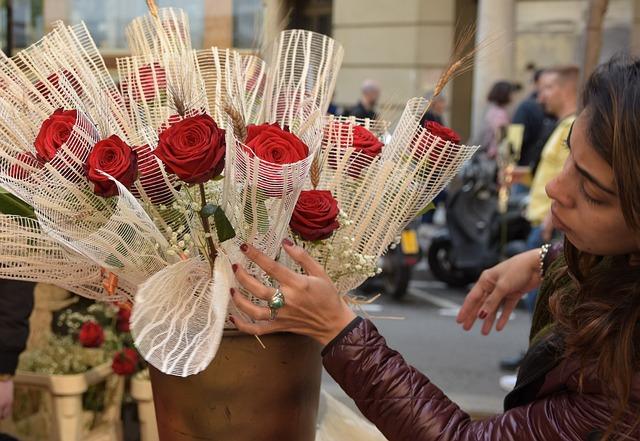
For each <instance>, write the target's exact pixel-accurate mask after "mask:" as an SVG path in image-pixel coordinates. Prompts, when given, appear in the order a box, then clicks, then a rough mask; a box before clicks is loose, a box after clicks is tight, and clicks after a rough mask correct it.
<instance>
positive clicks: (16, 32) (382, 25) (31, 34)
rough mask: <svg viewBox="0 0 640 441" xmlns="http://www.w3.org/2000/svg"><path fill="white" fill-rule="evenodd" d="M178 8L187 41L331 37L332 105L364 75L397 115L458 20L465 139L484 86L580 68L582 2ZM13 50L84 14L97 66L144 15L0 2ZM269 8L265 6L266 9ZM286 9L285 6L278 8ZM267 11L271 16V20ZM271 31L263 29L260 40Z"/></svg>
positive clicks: (96, 2) (286, 0) (62, 1)
mask: <svg viewBox="0 0 640 441" xmlns="http://www.w3.org/2000/svg"><path fill="white" fill-rule="evenodd" d="M157 3H158V4H159V6H177V7H181V8H183V9H186V10H187V12H188V14H189V17H190V23H191V33H192V38H193V42H194V46H195V47H207V46H213V45H217V46H221V47H236V48H244V49H256V48H258V47H259V46H260V43H261V42H260V40H259V35H260V32H261V31H260V29H261V28H262V27H265V28H266V29H265V30H266V32H267V35H269V34H268V32H269V27H277V25H278V24H279V23H280V22H282V20H283V19H284V16H285V15H286V16H287V20H288V23H289V25H288V26H289V27H291V28H304V29H310V30H314V31H317V32H321V33H326V34H330V35H332V36H333V37H334V38H336V39H337V40H338V41H340V43H342V44H343V45H344V47H345V59H344V63H343V68H342V71H341V73H340V77H339V79H338V84H337V89H336V95H335V101H336V103H337V104H339V105H344V106H348V105H353V104H355V103H356V102H357V100H358V97H359V93H360V84H361V82H362V81H363V80H364V79H366V78H372V79H375V80H377V81H378V82H379V83H380V84H381V86H382V98H381V103H382V105H381V106H380V110H382V112H383V115H384V116H385V117H387V118H389V119H392V120H393V119H394V118H396V117H397V116H399V113H400V112H401V110H402V108H403V107H404V103H405V102H406V100H407V99H408V98H410V97H412V96H419V95H422V94H424V93H425V92H426V91H427V90H429V89H432V88H433V86H434V84H435V82H436V81H437V78H438V76H439V75H440V73H441V71H442V69H443V68H444V67H445V65H446V64H447V61H448V59H449V56H450V53H451V50H452V47H453V44H454V41H456V39H457V38H459V35H460V32H462V29H464V28H465V27H466V26H469V25H473V26H475V28H476V34H477V35H476V36H477V38H478V39H481V40H482V39H489V40H491V41H492V42H493V43H492V44H491V45H490V47H489V49H488V50H487V51H486V52H485V53H484V54H483V55H481V56H480V57H478V59H477V60H476V64H475V66H474V69H473V70H472V71H470V72H468V73H466V74H464V75H462V76H461V77H459V78H457V79H456V80H454V81H453V82H452V83H451V84H450V85H449V87H448V88H447V90H446V96H447V98H448V100H449V103H450V104H449V111H448V115H447V117H448V123H449V124H450V125H451V126H452V127H453V128H454V129H456V130H457V131H458V132H459V133H461V134H462V135H463V137H464V138H467V137H469V136H470V134H471V132H472V130H473V127H474V126H475V127H476V128H477V127H478V124H479V123H478V121H479V118H480V115H481V114H482V111H483V106H484V102H485V97H486V94H487V90H488V88H489V87H490V86H491V84H492V83H493V82H494V81H496V80H500V79H507V80H513V81H517V82H519V83H521V84H523V85H527V83H528V81H529V77H530V71H529V70H528V68H530V67H531V66H535V67H545V66H550V65H554V64H566V63H577V64H581V61H582V52H583V50H584V49H583V41H582V36H583V33H584V28H585V22H586V14H587V7H588V0H402V1H397V0H188V1H187V0H157ZM8 4H11V5H12V10H13V14H12V15H13V33H12V35H13V46H14V47H15V48H16V49H20V48H23V47H26V46H28V45H29V44H31V43H33V42H35V41H37V40H38V39H39V38H40V37H41V36H42V35H43V33H44V32H46V31H48V30H49V29H50V27H51V23H52V22H54V21H55V20H63V21H65V22H68V23H76V22H79V21H81V20H84V21H85V23H86V25H87V27H88V28H89V30H90V31H91V33H92V35H93V37H94V39H95V41H96V44H97V46H98V47H99V48H100V50H101V51H102V53H103V54H104V55H105V58H106V61H107V65H108V66H110V67H114V66H115V58H116V57H119V56H124V55H126V54H127V50H126V40H125V37H124V32H123V29H124V26H125V25H126V24H127V23H128V22H129V21H130V20H131V19H132V18H134V17H135V16H138V15H140V14H143V13H145V12H146V3H145V1H144V0H0V44H2V48H3V49H4V48H5V45H6V36H7V26H6V22H7V21H6V13H7V5H8ZM274 11H275V12H274ZM287 11H290V12H289V13H288V14H287ZM274 16H275V17H274ZM639 30H640V0H610V5H609V10H608V12H607V16H606V19H605V26H604V41H603V48H602V57H601V58H602V59H606V58H608V57H610V56H611V55H612V54H614V53H616V52H620V51H629V50H632V51H635V52H636V53H637V52H638V49H639V48H640V32H638V31H639ZM271 37H273V35H270V36H269V37H268V38H267V40H268V39H269V38H271Z"/></svg>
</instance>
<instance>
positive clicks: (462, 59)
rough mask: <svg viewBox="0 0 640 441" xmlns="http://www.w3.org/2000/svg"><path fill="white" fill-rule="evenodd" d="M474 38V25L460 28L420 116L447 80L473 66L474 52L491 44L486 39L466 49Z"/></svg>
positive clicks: (440, 91) (427, 108)
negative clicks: (450, 52)
mask: <svg viewBox="0 0 640 441" xmlns="http://www.w3.org/2000/svg"><path fill="white" fill-rule="evenodd" d="M474 38H475V26H473V25H470V26H467V27H465V28H464V29H463V30H462V32H461V34H460V37H459V38H458V39H457V40H456V42H455V44H454V46H453V52H452V54H451V57H450V58H449V63H448V64H447V66H446V68H445V69H444V71H443V72H442V74H441V75H440V78H438V81H437V83H436V86H435V87H434V89H433V96H432V98H431V99H430V100H429V102H428V103H427V106H426V108H425V109H424V112H423V114H422V116H424V115H425V114H426V113H427V112H428V111H429V108H430V107H431V103H432V102H433V101H434V100H433V98H435V97H437V96H438V95H440V94H441V93H442V91H443V90H444V88H445V86H446V85H447V84H448V83H449V81H451V80H452V79H454V78H455V77H457V76H459V75H461V74H463V73H465V72H467V71H469V70H470V69H471V68H472V67H473V62H474V57H475V56H476V54H477V53H478V52H479V51H480V50H481V49H482V48H484V47H486V46H488V45H489V44H491V41H490V40H486V41H483V42H481V43H480V44H478V45H476V46H474V47H473V48H471V50H467V47H468V46H469V44H471V43H472V42H473V39H474ZM420 119H422V118H420Z"/></svg>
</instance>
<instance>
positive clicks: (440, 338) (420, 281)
mask: <svg viewBox="0 0 640 441" xmlns="http://www.w3.org/2000/svg"><path fill="white" fill-rule="evenodd" d="M416 269H417V270H418V271H416V272H414V277H413V278H412V281H411V284H410V288H409V294H408V295H407V296H406V297H405V298H404V299H403V300H402V301H394V300H393V299H390V298H388V297H385V296H382V297H380V298H379V299H378V300H377V301H376V302H375V303H373V304H371V305H367V306H366V308H365V312H366V313H367V314H369V315H370V316H371V317H372V318H373V319H374V322H375V324H376V326H377V327H378V329H379V330H380V331H381V333H382V335H384V337H385V338H386V339H387V342H388V344H389V345H390V346H391V347H392V348H394V349H396V350H397V351H399V352H400V353H401V354H402V355H403V356H404V357H405V359H406V360H407V361H408V362H409V363H411V364H412V365H413V366H415V367H416V368H417V369H419V370H420V371H421V372H423V373H424V374H426V375H427V376H428V377H429V378H430V379H431V381H432V382H433V383H434V384H436V385H437V386H439V387H440V388H441V389H442V390H443V391H444V392H445V394H446V395H447V396H449V398H451V399H453V400H454V401H455V402H456V403H457V404H458V405H459V406H460V407H461V408H462V409H464V410H466V411H467V412H470V413H472V414H473V415H474V416H484V415H490V414H494V413H498V412H501V410H502V401H503V399H504V396H505V395H506V392H505V391H503V390H502V389H501V388H500V387H499V385H498V380H499V378H500V376H501V375H504V374H505V373H504V372H501V371H500V370H499V368H498V363H499V361H500V360H501V359H502V358H506V357H513V356H515V355H517V354H518V353H519V352H520V351H522V350H523V349H524V348H526V345H527V338H528V333H529V327H530V319H529V316H528V314H527V313H526V311H524V310H521V309H518V310H516V312H515V314H514V316H513V318H512V319H511V320H510V322H509V324H508V325H507V327H506V328H505V329H504V330H503V331H502V332H499V333H498V332H495V331H493V332H492V333H491V334H489V336H483V335H482V334H481V333H480V330H479V326H478V325H477V324H476V326H475V327H474V329H473V330H471V331H469V332H465V331H464V330H463V329H462V328H460V327H459V326H458V325H457V324H456V322H455V315H456V313H457V310H458V308H459V306H460V305H461V304H462V302H463V301H464V297H465V295H466V293H467V290H466V289H452V288H449V287H448V286H447V285H446V284H444V283H442V282H439V281H436V280H433V277H432V276H431V274H430V273H429V271H428V269H427V266H426V263H425V262H424V261H422V262H421V263H420V264H419V265H418V267H416ZM376 316H378V317H381V316H384V317H385V318H378V319H376V318H375V317H376ZM388 317H394V318H388ZM323 388H324V390H325V391H327V392H328V393H330V394H331V395H332V396H334V397H336V398H338V399H339V400H341V401H342V402H344V403H345V404H347V405H348V406H350V407H351V408H352V409H356V408H355V406H354V405H353V402H352V401H351V400H350V399H349V398H348V397H347V396H346V395H345V394H344V392H343V391H342V390H341V389H340V388H339V386H338V385H337V384H336V383H335V382H334V381H333V379H331V378H330V377H329V376H328V375H327V374H326V373H325V374H324V377H323Z"/></svg>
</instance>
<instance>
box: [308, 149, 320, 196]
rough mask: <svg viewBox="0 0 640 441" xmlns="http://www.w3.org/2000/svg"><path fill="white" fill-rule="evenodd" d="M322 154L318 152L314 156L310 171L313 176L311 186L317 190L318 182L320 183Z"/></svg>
mask: <svg viewBox="0 0 640 441" xmlns="http://www.w3.org/2000/svg"><path fill="white" fill-rule="evenodd" d="M319 158H320V155H319V154H316V157H315V158H313V162H312V163H311V171H310V172H309V176H310V177H311V186H312V187H313V189H314V190H315V189H316V188H318V184H320V159H319Z"/></svg>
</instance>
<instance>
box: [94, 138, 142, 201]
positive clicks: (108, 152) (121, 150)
mask: <svg viewBox="0 0 640 441" xmlns="http://www.w3.org/2000/svg"><path fill="white" fill-rule="evenodd" d="M86 171H87V179H89V181H91V182H92V183H93V185H94V187H93V192H94V193H95V194H97V195H99V196H102V197H105V198H108V197H111V196H115V195H117V194H118V187H116V184H115V182H113V181H112V180H110V179H109V178H107V177H106V176H105V175H103V174H102V173H100V172H99V171H103V172H105V173H108V174H109V175H110V176H112V177H113V178H115V179H116V180H117V181H118V182H120V183H121V184H122V185H124V186H125V187H127V188H130V187H131V186H132V185H133V183H134V182H135V180H136V178H137V177H138V161H137V158H136V153H135V152H134V151H133V149H132V148H131V147H129V146H128V145H127V144H126V143H125V142H124V141H123V140H122V139H120V138H119V137H118V136H117V135H111V136H110V137H108V138H107V139H103V140H102V141H98V142H97V143H96V145H95V146H94V147H93V150H91V153H89V157H88V158H87V162H86Z"/></svg>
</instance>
